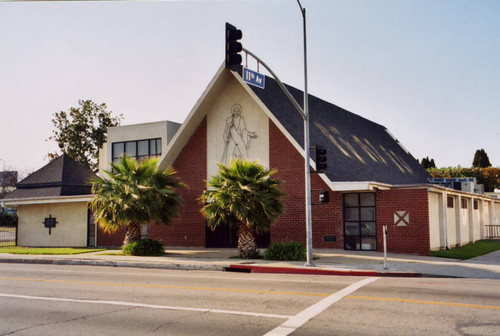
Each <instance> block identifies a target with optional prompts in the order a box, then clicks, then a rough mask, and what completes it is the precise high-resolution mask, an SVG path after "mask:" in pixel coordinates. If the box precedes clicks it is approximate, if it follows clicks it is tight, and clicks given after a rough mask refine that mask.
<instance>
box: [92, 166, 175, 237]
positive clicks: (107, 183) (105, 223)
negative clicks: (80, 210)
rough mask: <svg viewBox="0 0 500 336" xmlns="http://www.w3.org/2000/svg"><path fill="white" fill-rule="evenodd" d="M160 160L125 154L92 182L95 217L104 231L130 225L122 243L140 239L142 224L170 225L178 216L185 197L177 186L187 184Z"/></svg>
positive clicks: (113, 230)
mask: <svg viewBox="0 0 500 336" xmlns="http://www.w3.org/2000/svg"><path fill="white" fill-rule="evenodd" d="M157 163H158V159H144V160H141V161H136V160H134V159H132V158H128V157H123V158H121V160H120V162H119V163H117V164H115V163H111V170H109V171H104V173H105V175H106V178H101V177H98V178H96V179H95V180H94V181H93V186H92V192H93V193H95V194H96V196H95V197H94V199H93V200H92V202H91V209H92V211H93V212H94V218H95V220H96V222H97V223H98V224H99V226H100V227H101V228H102V229H103V231H105V232H108V233H110V232H111V233H112V232H116V231H117V230H118V228H119V227H120V226H122V225H126V226H127V233H126V235H125V240H124V241H123V245H124V246H127V245H128V244H130V243H132V242H134V241H137V240H140V239H141V226H142V224H148V223H152V222H155V223H158V222H161V223H163V224H167V225H168V224H170V223H171V222H172V220H173V219H174V218H176V217H178V215H179V212H180V206H181V204H182V199H181V198H180V196H179V195H178V194H177V191H176V190H175V189H176V188H179V187H183V186H184V185H183V184H182V183H181V182H179V180H178V178H177V177H175V174H176V173H175V171H174V170H172V168H168V169H166V170H159V169H158V167H157Z"/></svg>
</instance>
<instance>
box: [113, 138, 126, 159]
mask: <svg viewBox="0 0 500 336" xmlns="http://www.w3.org/2000/svg"><path fill="white" fill-rule="evenodd" d="M123 152H124V144H123V142H116V143H114V144H113V161H115V159H116V158H119V157H120V156H122V155H123Z"/></svg>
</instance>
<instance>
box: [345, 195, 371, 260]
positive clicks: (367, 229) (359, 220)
mask: <svg viewBox="0 0 500 336" xmlns="http://www.w3.org/2000/svg"><path fill="white" fill-rule="evenodd" d="M375 210H376V207H375V194H374V193H356V194H344V247H345V249H346V250H370V251H373V250H377V222H376V213H375Z"/></svg>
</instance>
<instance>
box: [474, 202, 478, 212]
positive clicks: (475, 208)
mask: <svg viewBox="0 0 500 336" xmlns="http://www.w3.org/2000/svg"><path fill="white" fill-rule="evenodd" d="M477 209H479V201H478V200H474V210H477Z"/></svg>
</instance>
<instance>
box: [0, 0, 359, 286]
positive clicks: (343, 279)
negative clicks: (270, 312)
mask: <svg viewBox="0 0 500 336" xmlns="http://www.w3.org/2000/svg"><path fill="white" fill-rule="evenodd" d="M0 2H1V0H0ZM1 266H2V264H1V263H0V269H2V270H6V271H28V272H31V271H33V272H39V273H49V274H51V273H67V274H75V275H88V274H101V275H104V276H106V277H108V276H109V273H106V272H105V271H104V270H103V271H100V272H95V271H69V270H62V269H58V270H48V269H43V268H27V267H1ZM48 266H51V267H58V266H59V265H48ZM63 267H65V266H63ZM78 267H85V266H78ZM89 267H95V266H89ZM114 270H115V271H117V269H116V268H114ZM151 270H152V269H146V270H145V271H146V272H143V273H142V272H120V271H118V272H116V274H118V275H136V276H142V277H143V276H149V277H158V278H182V279H185V278H193V279H206V278H207V276H206V275H195V274H186V273H194V272H212V274H211V275H210V278H211V279H221V280H240V279H242V278H244V279H245V281H249V280H251V281H265V282H269V281H270V280H273V281H279V282H291V283H311V282H312V283H314V284H332V283H351V281H350V280H348V279H347V278H346V277H335V278H333V277H332V278H328V279H331V280H332V281H324V280H316V279H317V278H318V277H321V278H324V276H323V275H320V276H318V275H311V274H297V275H300V276H302V277H309V278H312V277H316V279H315V280H311V279H307V280H299V279H282V278H284V277H288V278H289V277H290V274H273V275H269V274H265V273H262V274H260V277H259V278H253V277H251V276H250V275H249V274H248V273H245V274H244V275H242V274H238V273H233V275H234V276H233V277H229V276H215V275H213V273H216V272H213V271H183V270H166V269H156V271H173V272H183V274H182V275H178V274H153V273H151ZM333 280H335V281H333Z"/></svg>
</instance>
